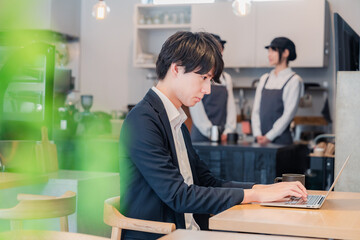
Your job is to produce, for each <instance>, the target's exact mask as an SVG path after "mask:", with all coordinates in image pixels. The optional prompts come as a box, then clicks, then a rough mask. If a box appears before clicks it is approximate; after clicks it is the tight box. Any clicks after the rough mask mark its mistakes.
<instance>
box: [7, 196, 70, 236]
mask: <svg viewBox="0 0 360 240" xmlns="http://www.w3.org/2000/svg"><path fill="white" fill-rule="evenodd" d="M17 199H18V201H19V203H18V204H17V205H16V206H15V207H13V208H7V209H0V219H9V220H10V223H11V229H12V230H19V229H22V220H29V219H44V218H58V217H59V218H60V229H61V231H69V225H68V215H70V214H72V213H74V212H75V211H76V193H74V192H72V191H67V192H66V193H64V194H63V195H62V196H60V197H52V196H44V195H32V194H18V196H17Z"/></svg>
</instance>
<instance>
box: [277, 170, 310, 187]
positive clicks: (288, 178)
mask: <svg viewBox="0 0 360 240" xmlns="http://www.w3.org/2000/svg"><path fill="white" fill-rule="evenodd" d="M295 181H299V182H301V184H302V185H304V186H305V175H304V174H296V173H284V174H283V175H282V177H277V178H275V180H274V182H275V183H277V182H295Z"/></svg>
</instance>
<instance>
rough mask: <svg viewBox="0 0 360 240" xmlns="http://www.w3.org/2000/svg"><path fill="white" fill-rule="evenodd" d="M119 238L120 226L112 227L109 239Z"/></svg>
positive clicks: (118, 239)
mask: <svg viewBox="0 0 360 240" xmlns="http://www.w3.org/2000/svg"><path fill="white" fill-rule="evenodd" d="M120 239H121V228H117V227H112V230H111V240H120Z"/></svg>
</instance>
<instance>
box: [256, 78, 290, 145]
mask: <svg viewBox="0 0 360 240" xmlns="http://www.w3.org/2000/svg"><path fill="white" fill-rule="evenodd" d="M294 75H295V73H294V74H293V75H291V77H290V78H289V79H288V80H287V81H286V82H285V84H284V86H283V87H282V88H281V89H265V87H266V83H267V81H268V80H269V76H268V77H267V78H266V81H265V84H264V87H263V89H262V93H261V101H260V123H261V133H262V135H263V136H264V135H265V134H266V133H267V132H268V131H270V130H271V129H272V128H273V125H274V123H275V122H276V120H278V119H279V118H280V117H281V116H282V115H283V113H284V102H283V100H282V96H283V91H284V88H285V86H286V84H288V82H289V81H290V80H291V78H292V77H293V76H294ZM272 143H277V144H286V145H289V144H292V143H293V139H292V136H291V132H290V124H289V125H288V126H287V127H286V129H285V130H284V132H283V133H282V134H280V135H279V136H277V137H276V138H275V139H274V140H273V141H272Z"/></svg>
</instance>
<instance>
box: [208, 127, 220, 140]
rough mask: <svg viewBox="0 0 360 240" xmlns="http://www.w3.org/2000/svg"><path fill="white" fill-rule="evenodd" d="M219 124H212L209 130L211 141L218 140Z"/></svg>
mask: <svg viewBox="0 0 360 240" xmlns="http://www.w3.org/2000/svg"><path fill="white" fill-rule="evenodd" d="M219 135H220V134H219V126H215V125H214V126H212V127H211V131H210V140H211V141H212V142H218V141H219V139H220V138H219Z"/></svg>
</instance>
